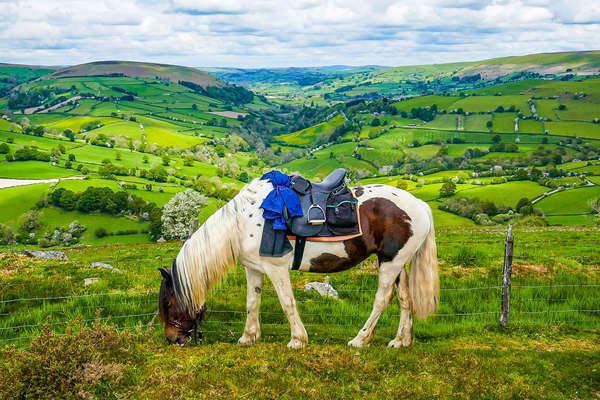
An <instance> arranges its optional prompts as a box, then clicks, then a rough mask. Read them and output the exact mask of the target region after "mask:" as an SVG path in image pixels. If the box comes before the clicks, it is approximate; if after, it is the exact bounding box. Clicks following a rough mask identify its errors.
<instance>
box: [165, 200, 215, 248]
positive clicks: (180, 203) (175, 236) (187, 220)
mask: <svg viewBox="0 0 600 400" xmlns="http://www.w3.org/2000/svg"><path fill="white" fill-rule="evenodd" d="M207 204H208V202H207V200H206V197H204V196H203V195H201V194H199V193H198V192H195V191H193V190H191V189H188V190H186V191H185V192H179V193H177V194H176V195H175V196H173V198H171V200H169V202H168V203H167V204H165V206H164V207H163V211H162V218H161V220H162V225H163V226H162V233H163V236H164V238H165V239H168V240H180V239H185V238H186V237H188V236H189V235H190V234H192V233H193V232H192V231H191V228H192V219H193V218H197V217H198V215H199V214H200V212H201V211H202V208H203V207H204V206H206V205H207Z"/></svg>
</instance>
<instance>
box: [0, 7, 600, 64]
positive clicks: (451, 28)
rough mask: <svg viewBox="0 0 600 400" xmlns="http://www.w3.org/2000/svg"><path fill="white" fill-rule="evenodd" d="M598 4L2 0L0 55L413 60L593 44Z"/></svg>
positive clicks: (57, 59) (30, 59)
mask: <svg viewBox="0 0 600 400" xmlns="http://www.w3.org/2000/svg"><path fill="white" fill-rule="evenodd" d="M599 43H600V1H599V0H498V1H478V0H454V1H452V0H411V1H384V0H374V1H368V0H362V1H355V0H345V1H330V0H324V1H318V0H293V1H288V0H275V1H271V0H256V1H254V0H137V1H136V0H85V1H79V0H60V1H56V0H0V62H7V63H21V64H34V65H74V64H80V63H84V62H90V61H99V60H131V61H147V62H159V63H167V64H178V65H187V66H194V67H240V68H260V67H290V66H296V67H301V66H323V65H385V66H401V65H418V64H433V63H445V62H457V61H475V60H483V59H487V58H494V57H504V56H511V55H524V54H531V53H541V52H555V51H572V50H598V49H599V48H600V44H599Z"/></svg>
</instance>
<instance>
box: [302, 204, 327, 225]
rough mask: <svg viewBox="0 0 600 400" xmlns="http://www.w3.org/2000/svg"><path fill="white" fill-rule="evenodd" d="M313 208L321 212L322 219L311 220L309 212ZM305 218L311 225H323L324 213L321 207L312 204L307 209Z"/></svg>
mask: <svg viewBox="0 0 600 400" xmlns="http://www.w3.org/2000/svg"><path fill="white" fill-rule="evenodd" d="M313 208H316V209H318V210H320V211H321V215H322V216H323V217H322V218H319V219H317V218H312V217H311V215H310V210H312V209H313ZM307 214H308V215H307V216H306V219H307V221H308V223H309V224H311V225H323V224H324V223H325V211H324V210H323V207H321V206H320V205H318V204H312V205H311V206H310V207H308V211H307Z"/></svg>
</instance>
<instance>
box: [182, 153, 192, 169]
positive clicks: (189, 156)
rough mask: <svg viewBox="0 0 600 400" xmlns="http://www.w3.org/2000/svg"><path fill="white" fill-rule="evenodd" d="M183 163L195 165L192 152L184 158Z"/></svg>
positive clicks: (188, 165)
mask: <svg viewBox="0 0 600 400" xmlns="http://www.w3.org/2000/svg"><path fill="white" fill-rule="evenodd" d="M183 165H184V166H186V167H191V166H193V165H194V156H193V155H191V154H188V155H187V156H185V157H184V158H183Z"/></svg>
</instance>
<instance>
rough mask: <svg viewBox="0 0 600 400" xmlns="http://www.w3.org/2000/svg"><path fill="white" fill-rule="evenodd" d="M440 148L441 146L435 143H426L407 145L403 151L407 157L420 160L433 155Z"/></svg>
mask: <svg viewBox="0 0 600 400" xmlns="http://www.w3.org/2000/svg"><path fill="white" fill-rule="evenodd" d="M441 148H442V146H440V145H437V144H426V145H424V146H419V147H407V148H406V149H404V152H405V153H406V155H407V157H409V158H415V159H419V160H422V159H425V158H431V157H433V156H435V155H436V154H437V152H438V151H439V150H440V149H441Z"/></svg>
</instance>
